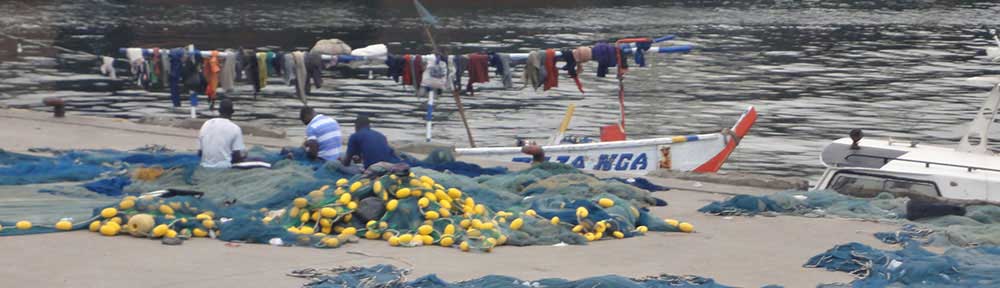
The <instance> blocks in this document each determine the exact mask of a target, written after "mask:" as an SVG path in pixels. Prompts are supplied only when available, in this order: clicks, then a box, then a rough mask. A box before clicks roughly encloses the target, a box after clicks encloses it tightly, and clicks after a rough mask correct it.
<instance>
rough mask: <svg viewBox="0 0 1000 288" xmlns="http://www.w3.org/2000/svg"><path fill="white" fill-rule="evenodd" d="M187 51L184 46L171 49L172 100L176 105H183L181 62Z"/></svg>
mask: <svg viewBox="0 0 1000 288" xmlns="http://www.w3.org/2000/svg"><path fill="white" fill-rule="evenodd" d="M185 53H186V52H185V51H184V49H183V48H174V49H171V50H170V56H169V58H170V77H169V79H168V81H169V83H170V101H171V102H173V104H174V107H181V72H183V71H181V63H182V62H183V60H184V55H185Z"/></svg>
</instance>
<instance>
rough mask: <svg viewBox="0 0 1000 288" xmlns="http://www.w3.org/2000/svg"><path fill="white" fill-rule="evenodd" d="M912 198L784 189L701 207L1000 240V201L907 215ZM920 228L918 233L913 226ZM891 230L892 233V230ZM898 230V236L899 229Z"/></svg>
mask: <svg viewBox="0 0 1000 288" xmlns="http://www.w3.org/2000/svg"><path fill="white" fill-rule="evenodd" d="M908 202H909V199H908V198H905V197H900V198H896V197H893V196H892V195H890V194H888V193H882V194H879V195H878V196H877V197H875V198H856V197H852V196H847V195H843V194H839V193H836V192H833V191H809V192H797V191H785V192H779V193H775V194H771V195H766V196H752V195H738V196H734V197H732V198H730V199H727V200H726V201H716V202H712V203H711V204H709V205H706V206H704V207H702V208H701V209H699V210H698V211H700V212H703V213H708V214H713V215H756V214H761V213H780V214H786V215H799V216H807V217H823V216H835V217H843V218H850V219H863V220H878V221H895V222H899V223H904V224H912V225H914V226H913V227H914V228H912V229H911V230H912V231H907V229H906V228H905V227H904V230H902V231H899V232H887V234H882V235H881V237H880V238H886V239H888V241H887V242H902V241H899V240H897V239H892V238H895V237H904V238H906V239H917V240H920V241H921V242H922V243H924V244H930V245H935V246H949V245H955V246H977V245H1000V207H997V206H994V205H971V206H967V207H965V208H964V211H965V214H964V216H958V215H948V216H940V217H929V218H922V219H917V220H913V221H910V220H906V218H907V209H908V206H907V204H908ZM917 230H919V233H913V231H917ZM890 234H891V235H890ZM896 234H898V236H897V235H896Z"/></svg>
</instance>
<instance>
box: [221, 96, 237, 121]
mask: <svg viewBox="0 0 1000 288" xmlns="http://www.w3.org/2000/svg"><path fill="white" fill-rule="evenodd" d="M234 112H236V111H235V110H233V100H229V99H225V100H222V102H220V103H219V116H222V118H226V119H229V118H232V117H233V113H234Z"/></svg>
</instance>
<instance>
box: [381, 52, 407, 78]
mask: <svg viewBox="0 0 1000 288" xmlns="http://www.w3.org/2000/svg"><path fill="white" fill-rule="evenodd" d="M405 62H406V60H405V59H403V57H402V56H399V55H388V56H386V57H385V65H386V66H389V70H388V71H387V74H388V76H389V77H391V78H392V80H393V81H396V83H399V77H402V76H403V70H404V69H403V68H404V66H406V63H405Z"/></svg>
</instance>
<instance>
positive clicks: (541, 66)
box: [535, 51, 549, 89]
mask: <svg viewBox="0 0 1000 288" xmlns="http://www.w3.org/2000/svg"><path fill="white" fill-rule="evenodd" d="M536 56H537V57H538V81H539V82H538V86H535V88H536V89H537V88H538V87H541V86H542V85H544V84H545V79H548V77H549V71H548V70H545V56H546V55H545V51H538V54H536Z"/></svg>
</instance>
